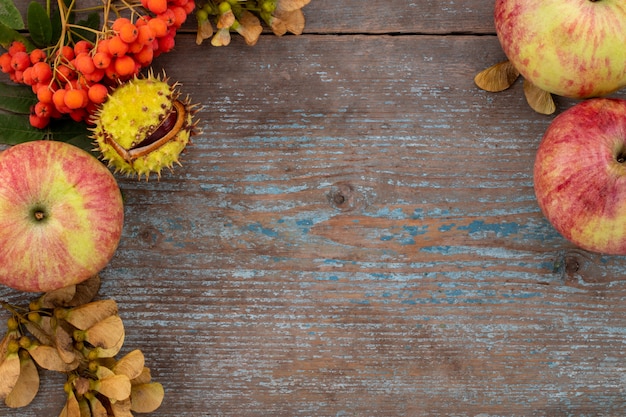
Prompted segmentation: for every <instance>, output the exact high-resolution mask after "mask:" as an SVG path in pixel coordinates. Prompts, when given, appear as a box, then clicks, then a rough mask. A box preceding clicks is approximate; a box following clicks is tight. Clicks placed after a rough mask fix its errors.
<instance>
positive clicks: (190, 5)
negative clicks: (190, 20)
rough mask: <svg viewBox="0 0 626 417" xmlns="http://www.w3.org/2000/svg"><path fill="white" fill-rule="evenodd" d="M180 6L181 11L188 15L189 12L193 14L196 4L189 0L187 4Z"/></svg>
mask: <svg viewBox="0 0 626 417" xmlns="http://www.w3.org/2000/svg"><path fill="white" fill-rule="evenodd" d="M181 6H182V7H183V9H185V12H186V13H187V14H188V15H189V14H191V12H193V11H194V10H195V9H196V2H195V1H194V0H189V1H188V2H187V3H185V4H181Z"/></svg>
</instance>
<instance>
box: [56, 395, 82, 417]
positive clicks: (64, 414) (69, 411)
mask: <svg viewBox="0 0 626 417" xmlns="http://www.w3.org/2000/svg"><path fill="white" fill-rule="evenodd" d="M59 417H81V415H80V406H79V405H78V400H77V399H76V396H75V395H74V391H70V392H69V393H68V394H67V401H65V406H64V407H63V409H62V410H61V413H60V414H59Z"/></svg>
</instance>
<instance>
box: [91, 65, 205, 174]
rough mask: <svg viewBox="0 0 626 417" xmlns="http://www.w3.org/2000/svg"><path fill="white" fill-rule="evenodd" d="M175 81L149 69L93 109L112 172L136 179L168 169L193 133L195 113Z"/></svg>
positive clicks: (99, 142)
mask: <svg viewBox="0 0 626 417" xmlns="http://www.w3.org/2000/svg"><path fill="white" fill-rule="evenodd" d="M179 96H180V94H179V92H178V91H177V90H176V84H174V85H170V84H169V83H168V82H167V79H165V78H164V79H161V78H160V77H158V76H156V77H155V76H154V75H153V74H149V75H148V76H146V77H145V78H134V79H132V80H130V81H127V82H126V83H124V84H121V85H119V86H118V87H117V88H116V89H115V90H113V92H112V93H111V94H110V95H109V97H108V99H107V100H106V101H105V102H104V104H103V105H102V106H101V107H100V109H98V111H97V112H96V113H95V117H94V122H95V127H94V128H93V135H92V137H93V138H94V139H95V141H96V143H97V145H98V149H99V150H100V152H101V154H102V158H103V159H104V160H106V161H108V164H109V166H111V167H113V168H114V169H115V171H116V172H121V173H123V174H126V175H130V176H134V175H137V177H138V178H140V179H141V177H145V178H146V180H147V179H148V178H149V176H150V174H151V173H155V174H156V175H157V176H158V177H160V176H161V170H162V169H163V168H166V167H167V168H170V169H171V168H172V167H173V165H174V164H175V163H177V164H179V165H180V162H179V160H178V158H179V156H180V154H181V152H182V151H183V149H185V147H186V146H187V144H188V143H189V138H190V136H191V135H192V133H193V128H194V124H193V114H192V113H193V112H192V111H191V106H190V105H189V102H188V100H180V98H179Z"/></svg>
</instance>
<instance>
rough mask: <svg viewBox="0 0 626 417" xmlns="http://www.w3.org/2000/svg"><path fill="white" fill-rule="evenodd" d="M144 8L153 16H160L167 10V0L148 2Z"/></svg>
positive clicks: (149, 0) (150, 0) (151, 0)
mask: <svg viewBox="0 0 626 417" xmlns="http://www.w3.org/2000/svg"><path fill="white" fill-rule="evenodd" d="M146 7H147V8H148V10H150V11H151V12H152V13H154V14H161V13H163V12H164V11H165V10H167V0H148V1H147V2H146Z"/></svg>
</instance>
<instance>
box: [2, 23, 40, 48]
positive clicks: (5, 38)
mask: <svg viewBox="0 0 626 417" xmlns="http://www.w3.org/2000/svg"><path fill="white" fill-rule="evenodd" d="M14 41H19V42H22V43H23V44H24V45H26V49H27V50H29V51H32V50H33V49H35V46H34V45H33V43H32V42H31V41H30V40H28V38H25V37H24V36H23V35H22V34H20V33H19V32H18V31H17V30H15V29H12V28H10V27H8V26H7V25H5V24H4V23H1V22H0V46H2V47H3V48H4V49H9V46H11V44H12V43H13V42H14Z"/></svg>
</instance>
